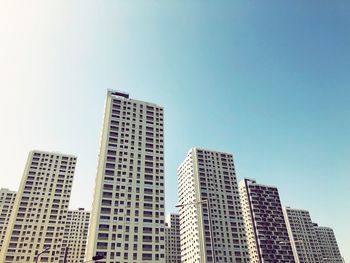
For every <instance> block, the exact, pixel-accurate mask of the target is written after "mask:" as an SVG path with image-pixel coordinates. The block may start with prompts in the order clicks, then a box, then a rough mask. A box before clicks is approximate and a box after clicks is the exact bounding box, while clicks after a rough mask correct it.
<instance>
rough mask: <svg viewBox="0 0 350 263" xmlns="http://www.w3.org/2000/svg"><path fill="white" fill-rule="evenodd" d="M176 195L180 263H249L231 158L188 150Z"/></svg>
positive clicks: (203, 151)
mask: <svg viewBox="0 0 350 263" xmlns="http://www.w3.org/2000/svg"><path fill="white" fill-rule="evenodd" d="M178 191H179V204H180V205H181V206H180V208H179V214H180V236H181V261H182V262H184V263H187V262H188V263H197V262H198V263H199V262H200V263H209V262H249V258H248V249H247V243H246V236H245V231H244V223H243V218H242V210H241V204H240V200H239V193H238V185H237V180H236V174H235V168H234V163H233V156H232V154H229V153H224V152H216V151H210V150H205V149H198V148H192V149H191V150H190V151H189V152H188V154H187V157H186V158H185V160H184V161H183V162H182V164H181V165H180V167H179V168H178Z"/></svg>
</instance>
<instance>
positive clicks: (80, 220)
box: [61, 208, 90, 263]
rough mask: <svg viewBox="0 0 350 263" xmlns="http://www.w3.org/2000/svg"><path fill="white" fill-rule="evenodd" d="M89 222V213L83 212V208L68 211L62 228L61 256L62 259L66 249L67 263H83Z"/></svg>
mask: <svg viewBox="0 0 350 263" xmlns="http://www.w3.org/2000/svg"><path fill="white" fill-rule="evenodd" d="M89 222H90V212H88V211H85V210H84V208H79V209H78V210H68V214H67V218H66V222H65V226H64V236H63V241H62V256H61V258H62V259H63V258H64V254H65V251H66V248H67V249H68V250H67V256H66V262H67V263H76V262H82V261H84V258H85V253H86V243H87V236H88V230H89Z"/></svg>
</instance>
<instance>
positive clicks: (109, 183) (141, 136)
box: [87, 91, 165, 262]
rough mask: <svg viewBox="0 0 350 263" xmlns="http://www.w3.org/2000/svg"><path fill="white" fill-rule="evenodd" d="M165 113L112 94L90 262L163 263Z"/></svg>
mask: <svg viewBox="0 0 350 263" xmlns="http://www.w3.org/2000/svg"><path fill="white" fill-rule="evenodd" d="M163 129H164V127H163V108H162V107H160V106H158V105H155V104H153V103H148V102H143V101H138V100H133V99H130V98H129V96H128V95H127V94H125V93H120V92H115V91H109V92H108V94H107V99H106V103H105V113H104V120H103V127H102V133H101V141H100V153H99V159H98V167H97V176H96V185H95V193H94V198H93V207H92V217H91V225H90V229H89V237H88V250H87V259H91V258H92V257H93V256H94V255H96V254H100V255H103V256H105V258H106V259H105V260H104V261H100V262H165V247H164V246H165V243H164V136H163V134H164V130H163Z"/></svg>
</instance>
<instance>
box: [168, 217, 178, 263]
mask: <svg viewBox="0 0 350 263" xmlns="http://www.w3.org/2000/svg"><path fill="white" fill-rule="evenodd" d="M165 259H166V260H165V262H166V263H181V245H180V217H179V215H178V214H174V213H171V214H169V215H167V216H166V217H165Z"/></svg>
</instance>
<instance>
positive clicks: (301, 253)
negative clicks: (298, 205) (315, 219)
mask: <svg viewBox="0 0 350 263" xmlns="http://www.w3.org/2000/svg"><path fill="white" fill-rule="evenodd" d="M283 215H284V219H285V221H286V224H287V229H288V235H289V241H290V243H291V245H292V249H293V254H294V259H295V262H296V263H319V262H322V257H321V251H320V247H319V244H318V240H317V236H316V231H315V228H314V224H313V223H312V220H311V217H310V213H309V212H308V211H306V210H301V209H293V208H290V207H285V208H283Z"/></svg>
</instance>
